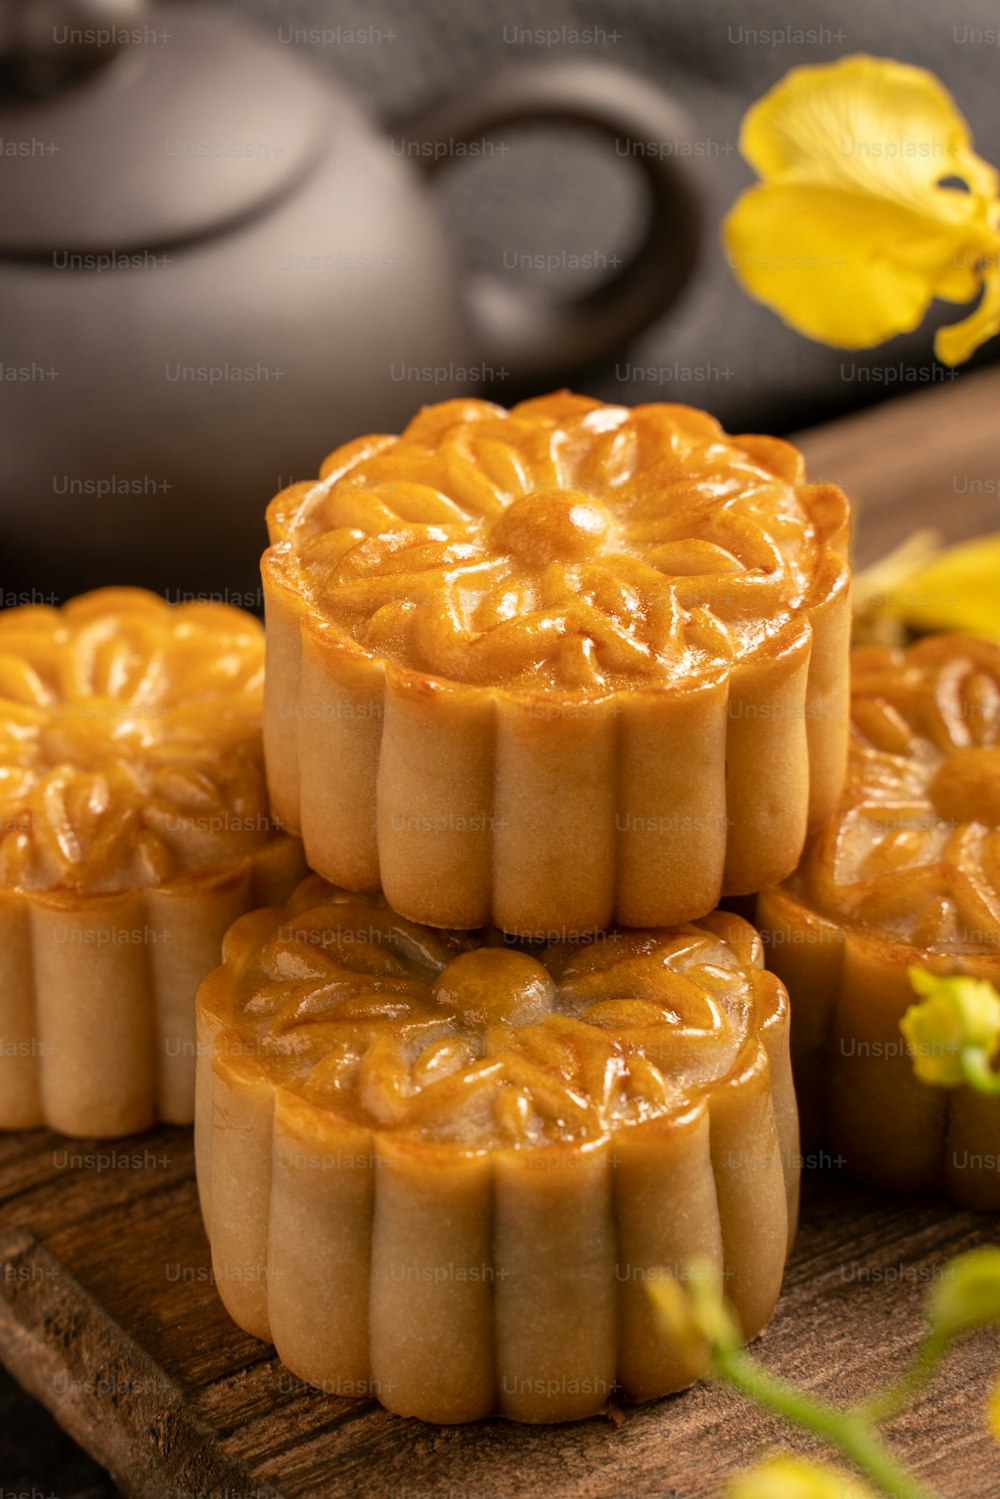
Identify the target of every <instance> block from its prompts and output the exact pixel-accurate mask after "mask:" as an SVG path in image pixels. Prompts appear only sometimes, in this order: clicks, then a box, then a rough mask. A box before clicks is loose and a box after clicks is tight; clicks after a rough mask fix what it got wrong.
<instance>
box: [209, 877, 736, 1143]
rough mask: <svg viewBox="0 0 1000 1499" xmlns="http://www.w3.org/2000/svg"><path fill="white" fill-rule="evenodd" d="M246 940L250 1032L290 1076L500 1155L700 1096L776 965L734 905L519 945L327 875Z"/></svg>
mask: <svg viewBox="0 0 1000 1499" xmlns="http://www.w3.org/2000/svg"><path fill="white" fill-rule="evenodd" d="M250 920H252V921H256V920H257V918H250ZM235 932H236V933H238V932H239V928H236V929H235ZM234 935H235V933H234ZM233 951H238V952H239V954H240V956H239V958H238V960H237V965H236V975H235V982H236V990H235V996H236V1002H235V1014H236V1019H237V1025H238V1028H239V1030H240V1033H241V1035H242V1036H243V1037H244V1040H245V1042H246V1044H247V1045H248V1046H249V1047H250V1048H251V1049H252V1050H253V1052H254V1054H255V1055H257V1056H258V1059H259V1060H261V1061H263V1063H264V1065H265V1066H266V1068H267V1070H268V1072H269V1075H270V1076H271V1077H272V1080H273V1081H275V1082H278V1083H280V1084H282V1085H284V1086H286V1087H288V1088H290V1089H292V1090H293V1091H295V1092H298V1093H299V1094H301V1095H302V1096H303V1097H305V1098H306V1099H308V1100H309V1101H310V1102H312V1103H315V1104H319V1105H321V1106H325V1107H327V1108H330V1109H332V1110H334V1111H335V1112H337V1113H339V1114H343V1115H345V1116H346V1117H347V1118H349V1119H352V1120H354V1121H355V1122H357V1123H362V1124H367V1125H369V1126H375V1127H379V1128H383V1129H389V1130H402V1131H404V1132H413V1133H415V1134H417V1135H420V1136H422V1137H426V1138H431V1139H438V1140H449V1139H453V1140H457V1141H460V1142H462V1143H463V1144H464V1145H467V1146H468V1145H474V1146H480V1147H483V1148H488V1147H491V1146H497V1145H504V1144H523V1143H530V1144H543V1143H548V1142H552V1141H564V1140H573V1141H586V1140H589V1139H599V1138H601V1137H603V1136H604V1135H606V1134H607V1133H608V1132H609V1131H611V1130H612V1129H615V1128H618V1127H620V1126H624V1125H628V1124H632V1123H638V1122H641V1121H643V1120H646V1119H652V1118H655V1117H656V1116H658V1115H662V1114H664V1113H669V1112H672V1111H674V1110H676V1109H678V1108H681V1107H683V1106H684V1105H685V1104H686V1103H689V1102H690V1101H691V1100H692V1099H694V1098H696V1097H697V1096H698V1094H699V1091H700V1090H702V1089H704V1088H705V1087H707V1086H709V1085H710V1084H712V1083H715V1082H718V1081H719V1080H720V1079H722V1078H724V1077H725V1076H726V1075H727V1074H728V1073H729V1072H730V1070H731V1069H732V1068H733V1066H734V1064H735V1062H736V1060H737V1057H738V1056H739V1054H740V1052H741V1048H743V1047H744V1045H746V1044H748V1042H751V1041H752V1037H751V1031H752V1016H753V1013H754V973H755V972H757V973H760V970H761V965H762V950H761V944H760V940H759V938H758V937H757V934H756V933H755V932H754V931H753V929H752V928H751V927H750V926H749V925H748V924H747V923H746V922H744V921H742V920H741V919H740V918H739V917H736V916H732V915H729V914H726V913H721V912H716V913H713V914H712V915H711V916H708V917H706V918H705V919H704V920H703V921H700V922H696V923H691V924H687V925H685V926H682V927H678V928H675V929H673V930H667V931H641V930H628V931H625V930H620V929H619V930H614V929H613V930H611V931H609V932H607V933H605V934H603V935H602V936H601V937H599V938H597V939H595V940H593V941H590V942H582V943H573V942H554V943H549V944H545V943H532V944H521V945H514V944H512V943H511V942H510V941H509V940H505V939H504V938H502V937H501V936H500V935H499V934H498V933H496V932H491V931H486V932H479V933H460V932H445V931H439V930H435V929H432V928H429V927H423V926H419V925H416V924H414V923H412V922H408V921H405V920H404V919H403V918H401V917H400V916H398V915H397V914H396V913H395V912H393V911H392V910H391V909H390V908H389V907H388V906H387V905H386V904H385V902H384V901H383V900H382V899H381V897H368V896H363V895H353V894H348V893H346V892H343V891H338V890H335V889H334V888H333V887H331V886H329V885H327V884H326V883H325V882H324V881H322V880H321V879H319V878H318V877H313V878H312V879H310V880H308V881H307V882H306V883H305V885H303V886H302V887H301V888H300V891H299V892H298V894H297V897H296V901H295V904H294V906H293V907H291V908H284V909H283V910H281V911H277V912H275V913H273V921H272V922H271V923H270V926H269V927H268V929H267V930H266V931H264V932H263V933H261V932H260V928H259V927H255V936H254V939H253V941H252V942H250V943H249V944H247V945H246V946H244V944H242V943H241V942H234V945H233ZM232 956H233V953H232V952H231V953H230V960H231V961H232Z"/></svg>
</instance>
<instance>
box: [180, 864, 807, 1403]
mask: <svg viewBox="0 0 1000 1499" xmlns="http://www.w3.org/2000/svg"><path fill="white" fill-rule="evenodd" d="M787 1018H788V1017H787V996H786V994H785V991H784V989H783V987H782V985H781V983H780V982H779V981H778V980H777V979H776V978H775V977H774V976H773V975H772V974H769V973H767V972H766V971H765V969H764V968H763V959H762V948H761V944H760V940H759V938H758V936H757V934H756V932H755V931H754V929H753V928H752V927H751V926H750V925H749V924H748V923H747V922H745V921H743V920H742V919H741V918H740V917H738V916H733V915H731V914H728V913H724V912H714V913H713V914H712V915H710V916H706V917H705V918H704V919H702V920H701V921H699V922H696V923H689V924H685V925H682V926H678V927H676V928H675V929H673V930H659V931H651V930H630V931H626V930H615V929H612V930H610V931H608V932H606V933H603V934H601V935H599V936H598V937H596V938H594V939H593V940H590V941H587V940H582V941H576V942H567V941H558V942H552V943H545V942H537V943H521V944H520V945H518V944H516V943H514V942H512V941H511V939H509V938H504V937H502V936H501V935H500V934H499V933H497V932H496V931H495V930H493V931H489V930H487V931H481V932H478V933H468V932H457V931H443V930H435V929H431V928H428V927H423V926H419V925H416V924H414V923H411V922H409V921H407V920H405V919H404V918H403V917H400V916H398V915H397V914H396V913H395V912H393V911H392V910H391V909H390V908H389V907H388V906H387V905H386V903H385V901H384V899H383V898H382V897H380V896H367V895H356V894H349V893H347V892H344V891H339V890H337V889H335V888H333V887H332V886H330V885H328V884H326V883H325V882H324V881H323V880H322V878H321V877H319V876H315V875H314V876H311V877H310V878H308V879H307V880H306V881H304V882H303V884H302V885H301V887H300V888H299V890H298V891H297V892H296V895H295V897H294V899H293V901H292V903H291V904H290V905H288V906H285V907H283V908H278V909H272V910H262V911H257V912H253V913H251V914H250V915H247V916H244V917H242V918H241V919H240V920H239V921H237V922H236V924H235V925H234V926H233V928H232V930H231V931H230V932H229V934H228V935H227V937H226V942H225V961H224V964H223V966H222V967H220V968H217V969H216V970H215V971H214V972H213V973H211V974H210V975H209V976H208V977H207V978H206V979H205V981H204V983H203V984H202V986H201V989H200V991H199V996H198V1027H199V1047H198V1102H197V1110H196V1121H195V1147H196V1154H197V1163H198V1183H199V1188H200V1192H201V1196H202V1209H203V1213H204V1218H205V1224H206V1227H207V1230H208V1235H209V1239H210V1240H211V1246H212V1262H213V1267H214V1278H215V1282H216V1284H217V1286H218V1289H219V1291H220V1293H221V1295H222V1299H223V1301H224V1302H225V1304H226V1306H227V1308H228V1309H229V1312H230V1313H231V1315H232V1316H233V1317H234V1318H235V1320H236V1321H237V1322H238V1323H239V1324H240V1326H241V1327H243V1328H244V1329H246V1330H247V1331H248V1332H251V1333H253V1334H254V1335H255V1336H257V1337H259V1338H263V1339H267V1340H270V1341H271V1342H273V1343H274V1344H275V1346H276V1348H277V1351H278V1353H279V1355H280V1357H281V1358H282V1360H283V1362H284V1363H285V1364H286V1366H287V1367H288V1368H289V1369H291V1370H292V1371H293V1373H295V1374H296V1375H298V1376H300V1377H301V1378H303V1379H305V1380H308V1381H309V1382H311V1383H313V1384H315V1385H318V1386H319V1387H321V1388H322V1389H324V1390H327V1391H329V1392H333V1393H336V1394H338V1395H371V1394H375V1395H377V1396H378V1398H379V1399H380V1400H381V1401H382V1403H383V1404H384V1405H385V1406H387V1407H388V1408H389V1409H390V1410H392V1411H396V1412H398V1413H400V1414H403V1415H414V1416H419V1417H421V1418H423V1419H425V1420H428V1421H436V1422H452V1421H470V1420H474V1419H476V1418H478V1417H480V1416H485V1415H488V1414H490V1413H491V1412H498V1413H501V1414H503V1415H506V1416H509V1417H512V1418H515V1419H518V1420H523V1421H536V1422H540V1421H561V1420H569V1419H575V1418H577V1417H582V1416H587V1415H590V1414H592V1413H594V1412H596V1411H598V1410H600V1409H601V1408H602V1407H603V1406H604V1405H605V1404H606V1403H607V1401H608V1400H609V1399H610V1398H611V1397H612V1396H618V1395H620V1396H622V1397H624V1398H629V1399H634V1400H645V1399H650V1398H652V1397H654V1396H658V1395H664V1394H667V1393H669V1392H670V1391H672V1390H676V1389H679V1388H681V1387H682V1386H683V1385H685V1384H687V1383H689V1382H690V1377H691V1376H690V1372H689V1366H687V1365H686V1364H685V1362H684V1360H683V1359H682V1358H681V1357H680V1356H679V1355H678V1353H677V1351H676V1350H674V1349H673V1348H672V1347H671V1346H670V1345H669V1344H668V1343H665V1342H664V1340H663V1337H662V1334H661V1332H660V1331H659V1328H658V1325H657V1323H656V1321H655V1320H654V1314H653V1306H652V1302H651V1298H650V1297H649V1296H648V1294H647V1283H648V1281H649V1280H650V1278H651V1277H655V1276H656V1275H658V1274H662V1273H664V1272H665V1271H670V1272H673V1273H677V1274H682V1273H683V1271H684V1268H685V1266H686V1264H687V1262H688V1261H689V1259H690V1258H691V1257H692V1256H695V1255H702V1256H707V1257H708V1258H709V1259H710V1260H712V1261H714V1263H715V1264H716V1265H717V1266H718V1267H719V1269H720V1271H721V1272H722V1273H723V1274H724V1276H725V1284H726V1289H727V1292H728V1294H729V1295H730V1296H731V1298H732V1300H733V1302H734V1303H735V1306H736V1308H737V1310H738V1312H739V1315H740V1317H741V1320H742V1325H743V1327H744V1330H745V1331H746V1333H747V1335H748V1336H754V1335H755V1334H756V1333H758V1332H759V1331H760V1329H761V1328H762V1327H763V1326H764V1324H765V1323H766V1322H767V1321H768V1319H769V1317H770V1315H771V1312H772V1310H773V1307H774V1303H775V1300H776V1298H777V1295H778V1288H779V1285H780V1282H781V1277H782V1271H783V1267H784V1263H785V1257H786V1253H787V1250H788V1247H789V1245H790V1242H791V1238H792V1235H793V1233H794V1228H795V1217H796V1206H797V1195H798V1177H799V1161H798V1155H797V1149H798V1132H797V1122H796V1111H795V1098H794V1094H793V1091H792V1083H791V1072H790V1067H789V1061H788V1053H787Z"/></svg>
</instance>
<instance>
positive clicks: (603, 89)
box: [395, 62, 702, 386]
mask: <svg viewBox="0 0 1000 1499" xmlns="http://www.w3.org/2000/svg"><path fill="white" fill-rule="evenodd" d="M545 120H549V121H570V122H572V123H575V124H581V125H585V126H590V127H592V128H594V129H597V130H599V131H600V132H601V133H602V134H603V135H605V136H606V137H609V138H610V139H612V140H613V141H615V143H616V147H618V143H622V144H624V143H626V142H627V143H628V153H627V154H629V155H631V156H632V157H633V159H634V160H635V161H637V162H638V163H639V165H640V166H641V168H642V169H643V172H644V175H645V179H646V183H647V185H648V189H649V199H650V213H649V221H648V224H647V227H646V232H645V235H644V237H643V240H642V242H641V243H640V244H639V246H638V247H637V249H636V250H635V252H634V254H633V255H632V256H631V257H630V258H629V259H628V260H627V261H626V263H625V264H624V265H623V266H621V267H620V268H619V269H618V270H617V272H616V273H615V274H614V276H612V277H611V278H610V279H609V280H607V281H605V282H604V283H603V284H602V285H600V286H598V287H597V288H595V289H594V290H593V291H591V292H589V293H588V294H587V295H585V296H583V297H578V298H576V299H575V300H572V301H569V302H557V301H555V300H553V299H548V298H542V297H538V296H532V295H531V294H530V293H528V292H526V291H523V290H517V289H514V288H512V287H510V286H507V285H505V284H504V283H503V282H501V281H500V280H499V279H498V278H497V277H495V276H470V277H469V278H468V282H467V286H466V300H467V303H468V307H469V313H470V317H471V320H472V324H473V336H474V339H475V345H476V354H477V357H478V358H479V359H480V360H481V361H482V362H483V363H484V364H487V365H489V366H491V367H492V368H494V369H503V371H504V372H505V374H506V375H509V376H510V377H511V378H512V379H513V380H514V381H515V382H516V383H518V384H520V385H522V386H525V385H526V386H544V385H546V384H549V383H551V381H552V380H553V379H559V378H561V377H564V376H565V375H566V372H567V371H568V370H570V369H579V368H582V367H584V366H586V365H588V364H593V363H596V362H597V361H599V360H601V359H604V358H607V357H609V356H610V355H611V354H612V353H613V352H614V351H615V349H617V348H620V347H621V346H622V345H623V344H625V343H627V342H628V341H629V339H631V338H633V337H634V336H635V335H636V334H638V333H639V332H641V330H642V329H643V328H645V327H646V326H647V325H648V324H650V323H652V322H653V321H654V320H655V319H656V318H658V317H660V316H662V314H663V313H665V312H666V311H667V309H668V308H669V307H670V306H671V305H672V304H673V303H674V302H675V301H676V299H677V297H678V296H679V295H680V293H681V290H682V289H683V287H684V285H685V284H686V282H687V280H688V277H689V276H690V274H691V271H692V270H693V268H694V264H695V259H696V256H697V250H698V242H699V239H700V236H701V219H702V214H701V204H700V194H699V191H698V188H697V184H696V182H695V178H694V174H693V172H692V170H691V168H690V165H689V157H688V156H686V155H684V154H681V153H682V149H683V145H684V143H685V142H689V141H690V140H691V131H692V123H691V120H690V118H689V116H687V115H686V114H685V113H684V111H683V110H682V109H680V108H679V106H678V105H676V104H675V103H674V102H673V100H672V99H670V98H669V97H668V96H667V95H666V94H664V93H662V92H661V91H660V90H659V89H658V88H657V87H655V85H653V84H652V83H649V82H648V81H647V80H646V79H644V78H642V77H641V76H640V75H638V74H636V73H632V72H629V71H627V70H625V69H623V68H618V67H615V66H612V65H611V64H608V63H591V62H588V63H577V62H564V63H547V64H524V65H521V66H519V67H516V68H513V69H511V70H509V71H507V72H504V73H500V74H498V75H497V76H495V77H494V78H492V79H487V80H486V82H485V83H479V82H477V83H475V84H474V85H473V86H472V87H471V88H470V89H469V90H468V91H467V92H463V93H462V94H459V95H458V96H457V97H456V98H454V99H451V100H449V101H447V102H446V103H444V104H442V105H438V106H436V107H434V108H433V109H432V110H430V111H429V112H428V113H427V114H425V115H423V116H421V117H419V118H417V119H415V120H410V121H408V122H407V123H405V124H404V125H402V126H401V127H400V128H399V129H398V130H397V131H396V132H395V137H396V138H400V139H402V140H403V141H404V142H406V143H410V142H412V143H413V144H412V146H411V147H409V149H408V153H407V154H412V155H413V156H414V157H415V158H416V160H417V161H418V162H420V163H421V164H422V165H423V167H424V169H425V170H426V171H427V173H428V174H429V175H433V174H434V173H436V172H437V171H439V170H440V168H441V167H442V166H444V165H447V162H448V159H449V157H450V156H451V155H452V154H453V148H454V146H455V145H456V144H458V143H467V142H468V141H470V140H471V139H473V138H478V137H481V136H483V135H486V134H488V133H489V132H490V131H493V130H496V129H498V128H500V127H502V126H504V125H510V124H513V123H514V122H517V123H520V122H522V121H545ZM622 154H625V153H624V152H623V153H622Z"/></svg>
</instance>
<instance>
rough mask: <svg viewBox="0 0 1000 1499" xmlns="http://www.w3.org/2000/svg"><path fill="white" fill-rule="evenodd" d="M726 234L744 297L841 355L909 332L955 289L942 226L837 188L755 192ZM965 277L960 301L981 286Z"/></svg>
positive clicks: (770, 187)
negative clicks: (895, 249)
mask: <svg viewBox="0 0 1000 1499" xmlns="http://www.w3.org/2000/svg"><path fill="white" fill-rule="evenodd" d="M724 234H725V243H726V253H727V258H728V260H729V264H730V265H731V266H732V268H733V270H734V271H735V272H736V274H737V276H738V277H739V279H740V281H741V282H742V283H743V285H744V287H745V288H746V289H747V291H749V292H750V293H751V295H752V296H754V297H756V299H757V300H758V301H759V302H764V303H765V304H766V305H767V306H768V307H770V308H772V309H773V311H775V312H777V313H778V315H779V316H780V317H781V318H782V319H783V320H784V321H785V322H786V323H789V324H790V325H791V326H792V327H793V328H795V329H796V331H797V332H799V333H804V334H806V335H807V337H809V338H815V339H818V340H819V341H820V342H821V343H827V344H833V345H835V346H836V347H837V348H842V349H867V348H871V347H872V346H873V345H874V344H879V343H884V342H885V340H886V339H887V338H892V337H894V336H895V334H897V333H906V332H909V331H910V330H911V329H913V328H916V327H917V326H918V325H919V324H920V323H921V321H922V320H923V318H924V315H925V313H926V312H927V308H928V306H929V305H930V303H931V302H932V301H933V299H934V297H935V296H943V295H944V294H945V289H946V288H949V287H950V288H952V289H953V288H954V286H955V283H954V282H953V281H951V280H950V278H951V276H952V275H953V273H954V271H955V269H956V267H955V266H954V256H955V250H954V245H953V241H952V240H951V238H950V237H949V235H948V233H946V232H945V231H944V230H943V229H942V226H940V225H938V224H933V223H929V222H928V220H927V219H926V216H924V215H922V214H920V213H919V212H917V211H915V210H913V209H911V208H910V207H909V206H908V205H906V204H899V203H893V202H884V201H882V200H880V199H879V198H875V197H871V196H869V197H864V196H862V195H861V194H860V193H850V192H847V191H845V190H844V189H842V188H835V187H828V186H824V185H821V184H807V183H789V184H788V185H783V184H777V183H776V184H771V183H767V184H765V185H763V186H761V187H752V188H750V189H749V190H748V191H747V192H745V193H744V194H743V196H742V197H741V198H740V199H738V201H737V202H736V204H735V206H734V208H733V210H732V212H731V213H730V215H729V217H728V219H727V220H726V223H725V228H724ZM889 246H892V247H898V251H899V253H892V252H887V247H889ZM964 274H965V276H966V278H967V279H966V281H965V284H964V285H963V287H962V289H961V291H960V293H959V295H958V299H959V300H962V301H967V300H968V299H969V298H970V297H973V296H975V294H976V291H977V289H978V284H979V283H978V279H977V277H976V275H975V273H974V272H973V271H971V270H967V271H965V272H964Z"/></svg>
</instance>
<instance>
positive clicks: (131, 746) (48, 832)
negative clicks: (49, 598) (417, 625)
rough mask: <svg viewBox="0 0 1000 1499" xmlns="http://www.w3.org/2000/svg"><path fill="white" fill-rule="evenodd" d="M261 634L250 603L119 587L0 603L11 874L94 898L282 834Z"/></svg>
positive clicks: (5, 870) (3, 810)
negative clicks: (265, 729)
mask: <svg viewBox="0 0 1000 1499" xmlns="http://www.w3.org/2000/svg"><path fill="white" fill-rule="evenodd" d="M263 676H264V636H263V630H262V628H261V626H260V624H259V623H258V622H257V621H256V620H255V619H253V618H252V616H250V615H248V614H245V613H244V612H243V611H242V610H240V609H235V608H232V607H229V606H228V605H225V604H217V603H210V602H193V603H182V604H177V605H171V604H168V603H167V602H166V601H165V600H164V599H162V598H160V597H158V596H157V595H155V594H151V593H147V592H145V591H143V590H140V589H130V588H108V589H101V590H98V591H96V592H94V593H88V594H84V595H82V596H81V597H79V598H76V599H73V600H71V601H70V602H69V603H67V604H66V605H65V606H64V607H62V608H50V607H47V606H40V605H29V606H26V607H23V608H15V609H10V610H7V611H5V612H3V613H2V614H0V887H7V888H13V889H18V890H23V891H29V892H44V891H56V890H58V891H63V892H77V893H79V894H81V895H84V896H93V895H96V894H101V893H104V892H113V891H121V890H127V889H132V888H149V887H151V886H158V885H161V884H165V883H167V882H169V881H171V880H173V879H177V878H181V879H183V878H186V877H188V876H191V875H193V874H197V873H199V872H201V871H207V870H217V869H219V868H221V867H224V866H226V865H228V864H229V863H231V862H233V861H238V860H240V859H242V858H244V857H246V856H248V855H252V854H253V853H254V852H255V851H256V850H258V849H260V848H261V847H262V846H263V845H264V844H265V843H266V842H267V840H268V838H270V837H272V836H276V829H275V826H274V824H273V822H272V820H271V818H270V814H269V811H268V801H267V790H266V783H265V777H264V768H263V753H262V747H261V737H260V718H261V704H262V694H263Z"/></svg>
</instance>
